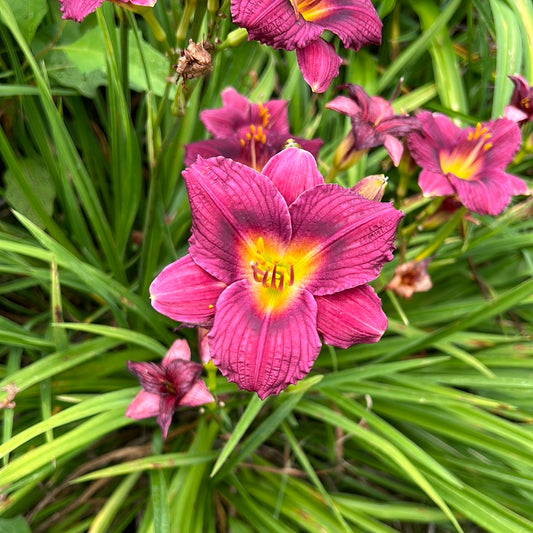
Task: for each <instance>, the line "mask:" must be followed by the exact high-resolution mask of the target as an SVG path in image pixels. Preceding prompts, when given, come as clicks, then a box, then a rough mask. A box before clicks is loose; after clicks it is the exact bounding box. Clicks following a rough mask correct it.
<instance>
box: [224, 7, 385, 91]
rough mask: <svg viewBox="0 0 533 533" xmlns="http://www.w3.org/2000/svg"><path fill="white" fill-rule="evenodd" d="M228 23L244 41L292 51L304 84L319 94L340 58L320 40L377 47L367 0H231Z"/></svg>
mask: <svg viewBox="0 0 533 533" xmlns="http://www.w3.org/2000/svg"><path fill="white" fill-rule="evenodd" d="M231 16H232V18H233V22H235V24H238V25H239V26H242V27H244V28H246V29H247V31H248V39H254V40H256V41H259V42H261V43H263V44H268V45H269V46H272V47H273V48H281V49H283V50H296V56H297V59H298V65H299V66H300V70H301V71H302V74H303V77H304V79H305V81H306V82H307V83H308V84H309V85H310V86H311V88H312V89H313V91H315V92H319V93H320V92H324V91H325V90H326V89H327V88H328V87H329V85H330V83H331V81H332V80H333V78H335V76H337V74H338V73H339V66H340V64H341V62H342V60H341V58H340V57H339V56H338V55H337V53H336V52H335V49H334V47H333V46H332V45H331V44H329V43H327V42H326V41H324V40H323V39H321V38H320V36H321V34H322V32H323V31H324V30H329V31H330V32H332V33H334V34H335V35H337V36H338V37H339V38H340V40H341V41H342V43H343V44H344V47H345V48H351V49H353V50H356V51H357V50H359V48H361V46H364V45H367V44H380V43H381V27H382V24H381V21H380V20H379V17H378V15H377V13H376V10H375V9H374V7H373V5H372V3H371V2H370V0H231Z"/></svg>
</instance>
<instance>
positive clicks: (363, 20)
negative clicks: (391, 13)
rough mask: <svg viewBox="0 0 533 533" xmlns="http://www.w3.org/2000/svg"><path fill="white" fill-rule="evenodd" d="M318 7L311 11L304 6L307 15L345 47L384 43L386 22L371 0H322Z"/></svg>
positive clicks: (355, 48)
mask: <svg viewBox="0 0 533 533" xmlns="http://www.w3.org/2000/svg"><path fill="white" fill-rule="evenodd" d="M305 3H306V2H303V4H305ZM315 4H316V3H315ZM316 6H317V7H316V8H310V9H309V10H308V13H306V11H305V8H304V11H303V13H304V16H306V18H307V20H310V21H312V22H315V23H317V24H320V25H321V26H322V27H323V28H324V29H326V30H329V31H331V32H333V33H334V34H335V35H337V36H338V37H339V38H340V39H341V41H342V42H343V43H344V46H345V48H352V49H353V50H356V51H357V50H359V48H361V46H364V45H367V44H381V28H382V23H381V20H379V17H378V14H377V13H376V10H375V9H374V6H373V5H372V2H370V0H321V1H320V2H319V3H318V4H316Z"/></svg>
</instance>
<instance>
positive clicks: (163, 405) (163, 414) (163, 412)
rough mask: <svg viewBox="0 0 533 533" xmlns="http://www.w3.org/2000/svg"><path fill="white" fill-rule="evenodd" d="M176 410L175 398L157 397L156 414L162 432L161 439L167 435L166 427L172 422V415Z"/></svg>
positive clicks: (164, 438)
mask: <svg viewBox="0 0 533 533" xmlns="http://www.w3.org/2000/svg"><path fill="white" fill-rule="evenodd" d="M175 410H176V400H175V398H173V397H172V396H160V397H159V415H158V416H157V423H158V424H159V427H160V428H161V433H162V434H163V440H166V438H167V435H168V429H169V428H170V423H171V422H172V415H173V414H174V411H175Z"/></svg>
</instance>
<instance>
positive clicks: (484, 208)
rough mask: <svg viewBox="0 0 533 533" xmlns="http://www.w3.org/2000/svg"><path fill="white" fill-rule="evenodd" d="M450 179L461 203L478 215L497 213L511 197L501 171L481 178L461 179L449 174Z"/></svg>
mask: <svg viewBox="0 0 533 533" xmlns="http://www.w3.org/2000/svg"><path fill="white" fill-rule="evenodd" d="M450 181H451V182H452V184H453V186H454V187H455V190H456V191H457V196H459V200H461V202H462V204H463V205H464V206H465V207H466V208H468V209H470V211H473V212H474V213H478V214H480V215H493V216H494V215H499V214H500V213H501V212H502V211H503V210H504V209H505V208H506V207H507V204H508V203H509V201H510V199H511V196H510V193H509V190H508V187H507V180H506V175H505V173H504V172H501V171H494V172H493V173H491V174H485V175H484V177H483V179H482V180H462V179H459V178H456V177H455V176H453V175H452V174H450Z"/></svg>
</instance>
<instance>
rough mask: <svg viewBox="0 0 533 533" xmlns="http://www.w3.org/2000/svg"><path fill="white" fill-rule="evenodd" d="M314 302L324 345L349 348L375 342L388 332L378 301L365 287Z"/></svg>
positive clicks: (370, 289) (369, 289)
mask: <svg viewBox="0 0 533 533" xmlns="http://www.w3.org/2000/svg"><path fill="white" fill-rule="evenodd" d="M315 299H316V303H317V305H318V316H317V326H318V331H319V333H320V334H321V335H322V338H323V339H324V342H325V343H326V344H331V345H332V346H338V347H339V348H349V347H350V346H351V345H352V344H361V343H370V342H377V341H378V340H379V339H380V338H381V336H382V335H383V333H384V332H385V330H386V329H387V317H386V316H385V313H384V312H383V310H382V309H381V300H380V299H379V297H378V296H377V295H376V293H375V292H374V290H373V289H372V288H371V287H370V286H368V285H361V286H360V287H355V288H353V289H348V290H346V291H342V292H337V293H335V294H330V295H328V296H316V297H315Z"/></svg>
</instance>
